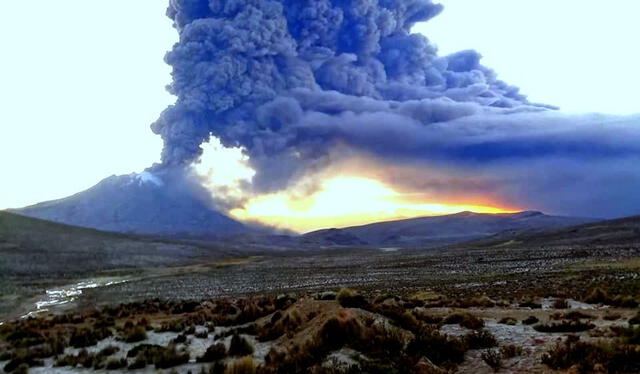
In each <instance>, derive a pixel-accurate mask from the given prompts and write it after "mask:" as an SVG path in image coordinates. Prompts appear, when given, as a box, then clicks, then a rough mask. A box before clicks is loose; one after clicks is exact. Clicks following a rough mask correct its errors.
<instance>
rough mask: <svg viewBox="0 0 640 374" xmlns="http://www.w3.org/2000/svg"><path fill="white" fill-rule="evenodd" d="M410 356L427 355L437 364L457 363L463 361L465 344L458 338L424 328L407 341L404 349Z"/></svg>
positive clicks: (465, 349)
mask: <svg viewBox="0 0 640 374" xmlns="http://www.w3.org/2000/svg"><path fill="white" fill-rule="evenodd" d="M406 351H407V353H408V354H410V355H412V356H418V357H422V356H424V357H427V358H428V359H429V360H431V362H433V363H434V364H436V365H438V366H442V365H451V364H459V363H461V362H462V361H464V355H465V353H466V352H467V345H466V344H465V343H464V342H463V341H462V340H460V339H458V338H454V337H450V336H447V335H444V334H442V333H440V332H439V331H438V330H436V329H433V328H424V329H423V330H422V331H421V332H420V333H419V334H416V336H415V337H414V338H413V340H411V341H410V342H409V345H408V346H407V349H406Z"/></svg>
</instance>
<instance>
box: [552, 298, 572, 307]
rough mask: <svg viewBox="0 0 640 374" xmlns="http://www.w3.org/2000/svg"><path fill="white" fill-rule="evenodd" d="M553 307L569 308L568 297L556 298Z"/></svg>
mask: <svg viewBox="0 0 640 374" xmlns="http://www.w3.org/2000/svg"><path fill="white" fill-rule="evenodd" d="M553 308H554V309H568V308H569V302H568V301H567V299H564V298H560V299H556V300H555V301H554V302H553Z"/></svg>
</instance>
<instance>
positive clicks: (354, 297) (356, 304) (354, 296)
mask: <svg viewBox="0 0 640 374" xmlns="http://www.w3.org/2000/svg"><path fill="white" fill-rule="evenodd" d="M336 300H338V303H340V305H342V306H343V307H345V308H364V307H366V306H367V304H368V303H367V300H366V299H365V298H364V296H362V295H360V294H359V293H358V292H356V291H354V290H352V289H349V288H343V289H341V290H340V292H338V295H337V296H336Z"/></svg>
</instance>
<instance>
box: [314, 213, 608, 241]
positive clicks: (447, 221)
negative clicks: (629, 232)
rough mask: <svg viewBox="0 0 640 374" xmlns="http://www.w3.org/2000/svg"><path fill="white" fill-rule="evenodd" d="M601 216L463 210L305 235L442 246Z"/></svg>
mask: <svg viewBox="0 0 640 374" xmlns="http://www.w3.org/2000/svg"><path fill="white" fill-rule="evenodd" d="M598 220H599V219H596V218H585V217H566V216H552V215H546V214H544V213H542V212H539V211H522V212H516V213H495V214H488V213H474V212H469V211H465V212H460V213H455V214H449V215H443V216H428V217H417V218H409V219H403V220H394V221H385V222H376V223H371V224H367V225H359V226H351V227H345V228H331V229H323V230H316V231H312V232H309V233H306V234H304V235H302V237H303V238H304V240H305V241H306V242H308V243H314V242H315V243H317V244H324V245H332V244H333V245H349V244H353V243H359V244H364V245H400V246H427V247H433V246H439V245H448V244H454V243H462V242H467V241H471V240H476V239H479V238H483V237H489V236H492V235H496V234H498V233H500V232H503V231H506V230H523V229H549V228H559V227H567V226H574V225H578V224H583V223H589V222H596V221H598Z"/></svg>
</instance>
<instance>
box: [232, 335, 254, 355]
mask: <svg viewBox="0 0 640 374" xmlns="http://www.w3.org/2000/svg"><path fill="white" fill-rule="evenodd" d="M252 353H253V346H252V345H251V343H249V342H248V341H247V339H245V338H244V337H242V336H240V335H237V334H234V335H233V336H232V337H231V344H229V354H230V355H231V356H246V355H250V354H252Z"/></svg>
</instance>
